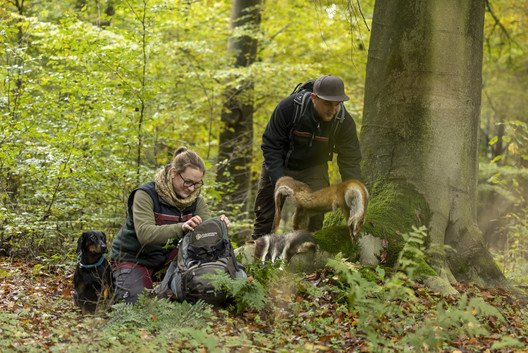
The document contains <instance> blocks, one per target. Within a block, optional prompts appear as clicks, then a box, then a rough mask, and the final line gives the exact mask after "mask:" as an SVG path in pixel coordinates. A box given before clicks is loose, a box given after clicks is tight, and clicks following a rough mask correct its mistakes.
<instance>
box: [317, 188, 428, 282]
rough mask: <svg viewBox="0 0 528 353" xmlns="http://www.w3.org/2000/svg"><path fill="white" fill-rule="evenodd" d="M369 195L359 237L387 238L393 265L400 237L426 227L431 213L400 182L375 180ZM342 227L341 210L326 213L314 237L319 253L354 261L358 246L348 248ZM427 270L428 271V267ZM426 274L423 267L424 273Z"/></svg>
mask: <svg viewBox="0 0 528 353" xmlns="http://www.w3.org/2000/svg"><path fill="white" fill-rule="evenodd" d="M369 192H370V200H369V204H368V208H367V214H366V220H365V224H363V226H362V227H361V230H360V234H361V233H368V234H371V235H373V236H375V237H378V238H382V239H387V240H388V249H387V254H388V258H387V265H393V264H394V263H396V260H397V257H398V254H399V253H400V251H401V250H402V249H403V245H404V244H403V238H402V237H401V234H403V233H407V232H410V231H411V230H412V227H413V226H415V227H420V226H422V225H425V226H427V225H428V223H429V220H430V218H431V212H430V210H429V206H428V204H427V202H426V201H425V199H424V198H423V196H422V195H421V194H420V193H418V192H417V191H416V189H415V188H414V186H412V185H411V184H409V183H406V182H403V181H398V180H396V181H391V182H383V181H378V182H376V183H375V185H374V186H373V187H371V188H370V190H369ZM344 224H345V221H344V217H343V215H342V213H341V211H335V212H332V213H328V214H327V216H326V217H325V222H324V228H323V229H322V230H321V231H319V232H318V233H316V234H315V235H314V236H315V238H316V240H317V243H318V244H319V246H320V247H321V249H322V250H325V251H328V252H330V253H332V254H337V253H339V252H341V253H343V254H345V256H347V257H349V258H350V260H352V261H355V260H357V259H358V258H359V247H358V246H357V245H355V246H352V244H351V241H350V235H349V232H348V228H347V227H346V226H345V225H344ZM360 234H358V236H359V235H360ZM429 241H430V239H426V241H425V242H426V246H427V244H428V242H429ZM424 264H425V262H424ZM425 265H427V264H425ZM427 267H428V268H429V269H430V267H429V266H428V265H427ZM430 271H433V270H432V269H430ZM430 271H429V270H426V269H425V267H424V273H429V272H430ZM433 272H434V271H433Z"/></svg>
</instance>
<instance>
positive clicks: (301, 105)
mask: <svg viewBox="0 0 528 353" xmlns="http://www.w3.org/2000/svg"><path fill="white" fill-rule="evenodd" d="M316 80H317V79H316V78H312V79H311V80H308V81H306V82H301V83H299V84H298V85H297V86H295V88H294V89H293V92H292V93H291V94H290V96H291V95H293V94H295V95H296V96H295V98H294V99H293V102H294V104H295V111H294V114H293V123H292V128H291V130H290V150H289V151H288V153H287V156H286V162H287V161H288V159H289V157H290V154H291V153H292V151H293V131H294V130H295V128H296V125H297V121H298V120H299V118H300V117H301V116H302V115H303V113H304V110H305V109H306V106H307V104H308V100H309V98H310V94H311V93H312V92H313V87H314V84H315V81H316ZM344 120H345V106H344V104H343V102H341V105H340V107H339V110H338V112H337V114H336V119H335V121H334V123H333V125H332V129H331V131H330V135H329V136H328V160H329V161H332V159H333V158H334V152H335V138H334V137H335V134H336V132H337V129H338V128H339V126H340V125H341V124H342V123H343V121H344Z"/></svg>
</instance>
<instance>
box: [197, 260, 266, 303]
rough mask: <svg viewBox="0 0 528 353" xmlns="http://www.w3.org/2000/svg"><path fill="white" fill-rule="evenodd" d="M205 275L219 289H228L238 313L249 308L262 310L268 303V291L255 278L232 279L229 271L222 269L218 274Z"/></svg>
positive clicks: (227, 291)
mask: <svg viewBox="0 0 528 353" xmlns="http://www.w3.org/2000/svg"><path fill="white" fill-rule="evenodd" d="M203 277H204V278H209V279H211V283H212V284H213V286H214V287H215V288H216V289H217V290H218V289H223V290H225V291H226V293H227V294H228V296H229V298H230V299H231V300H232V301H233V302H234V304H235V307H236V312H237V313H240V312H243V311H246V310H248V309H256V310H260V309H262V308H263V307H264V305H265V304H266V294H267V291H266V289H265V288H264V286H262V284H260V282H259V281H257V280H256V279H254V278H251V279H248V278H235V279H232V278H231V277H229V275H228V274H227V273H225V272H222V271H220V270H218V273H217V274H208V275H204V276H203Z"/></svg>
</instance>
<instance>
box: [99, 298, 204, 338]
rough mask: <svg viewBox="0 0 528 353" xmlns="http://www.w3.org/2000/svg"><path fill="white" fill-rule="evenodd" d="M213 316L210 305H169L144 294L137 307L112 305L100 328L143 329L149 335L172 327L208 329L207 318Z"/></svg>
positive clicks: (125, 304) (122, 304) (185, 303)
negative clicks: (148, 332) (149, 332)
mask: <svg viewBox="0 0 528 353" xmlns="http://www.w3.org/2000/svg"><path fill="white" fill-rule="evenodd" d="M211 315H212V312H211V307H210V305H208V304H206V303H204V302H198V303H196V304H195V305H191V304H189V303H187V302H183V303H178V302H174V303H173V302H170V301H169V300H166V299H158V298H157V297H155V296H154V297H151V296H150V295H149V294H148V293H147V292H145V293H144V294H141V295H140V296H139V299H138V301H137V303H136V304H133V305H132V304H127V303H125V302H121V303H117V304H114V305H113V306H112V310H111V311H110V312H109V314H108V319H107V320H106V321H105V323H104V325H103V328H104V329H109V330H119V329H121V328H122V326H125V327H142V328H144V329H148V330H150V331H152V332H159V331H164V330H169V329H173V328H175V327H179V328H182V327H196V328H202V327H206V326H207V321H206V319H207V318H208V317H210V316H211Z"/></svg>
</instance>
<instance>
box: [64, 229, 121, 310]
mask: <svg viewBox="0 0 528 353" xmlns="http://www.w3.org/2000/svg"><path fill="white" fill-rule="evenodd" d="M107 252H108V250H107V247H106V235H105V233H103V232H101V231H99V230H89V231H86V232H83V233H82V234H81V236H80V237H79V240H78V241H77V253H78V254H79V257H78V263H77V268H76V269H75V274H74V275H73V285H74V287H75V293H74V295H73V300H74V302H75V305H77V306H78V307H80V308H81V311H82V313H83V314H93V313H95V311H96V309H97V308H98V306H101V305H103V304H104V303H106V302H108V301H109V300H110V299H111V298H112V295H113V280H112V268H111V267H110V263H109V262H108V260H107V259H106V258H105V257H104V254H105V253H107Z"/></svg>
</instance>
